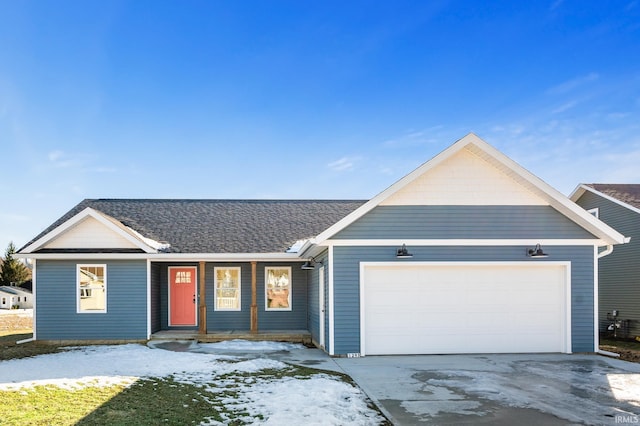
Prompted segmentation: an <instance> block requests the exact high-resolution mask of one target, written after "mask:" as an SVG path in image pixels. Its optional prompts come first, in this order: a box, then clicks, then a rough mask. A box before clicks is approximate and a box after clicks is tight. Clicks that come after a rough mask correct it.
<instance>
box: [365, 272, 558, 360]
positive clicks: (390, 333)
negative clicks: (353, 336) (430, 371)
mask: <svg viewBox="0 0 640 426" xmlns="http://www.w3.org/2000/svg"><path fill="white" fill-rule="evenodd" d="M565 268H566V266H565V265H542V266H541V265H540V264H538V265H522V264H520V265H481V264H470V265H461V264H456V265H446V264H444V265H443V264H439V265H403V266H402V267H398V266H395V265H394V266H389V265H385V266H371V267H369V266H367V267H365V268H364V273H363V281H362V283H363V286H364V287H363V288H364V291H363V303H364V305H363V306H364V308H363V314H364V317H363V338H364V347H363V349H364V352H365V354H419V353H482V352H562V351H564V346H565V344H566V324H565V322H566V309H567V308H566V296H565V295H566V285H567V283H565V281H566V280H565V277H566V269H565Z"/></svg>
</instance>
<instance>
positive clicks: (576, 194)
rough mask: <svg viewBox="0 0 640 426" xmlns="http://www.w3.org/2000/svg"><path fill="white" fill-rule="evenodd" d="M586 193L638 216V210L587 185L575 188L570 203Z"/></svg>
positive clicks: (639, 211)
mask: <svg viewBox="0 0 640 426" xmlns="http://www.w3.org/2000/svg"><path fill="white" fill-rule="evenodd" d="M587 191H589V192H591V193H593V194H595V195H597V196H598V197H602V198H604V199H605V200H607V201H611V202H612V203H615V204H617V205H619V206H622V207H624V208H626V209H629V210H631V211H632V212H634V213H638V214H640V209H639V208H637V207H634V206H632V205H631V204H627V203H625V202H624V201H620V200H618V199H617V198H614V197H612V196H611V195H607V194H605V193H603V192H600V191H598V190H597V189H594V188H592V187H590V186H588V185H584V184H582V185H580V186H579V187H578V188H576V190H575V191H573V193H572V194H571V200H572V201H576V200H578V199H579V198H580V197H582V195H583V194H584V193H585V192H587Z"/></svg>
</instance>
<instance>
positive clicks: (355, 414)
mask: <svg viewBox="0 0 640 426" xmlns="http://www.w3.org/2000/svg"><path fill="white" fill-rule="evenodd" d="M200 346H204V347H205V348H206V353H196V352H175V351H169V350H162V349H154V348H152V347H147V346H142V345H136V344H128V345H105V346H81V347H73V348H68V349H67V350H65V351H64V352H60V353H56V354H49V355H40V356H36V357H31V358H24V359H15V360H9V361H1V362H0V391H3V390H15V389H20V388H25V387H33V386H38V385H54V386H59V387H62V388H66V389H77V388H81V387H84V386H109V385H113V384H131V383H133V382H134V381H135V380H137V379H138V378H142V377H167V376H172V377H173V378H174V380H176V381H178V382H181V383H187V384H194V385H197V386H199V387H201V388H202V389H204V390H205V391H207V392H209V393H211V394H212V395H216V394H218V393H220V392H222V391H223V390H225V389H228V388H225V386H234V387H236V389H237V391H238V394H237V397H236V398H233V399H230V400H228V401H224V402H225V405H226V407H227V409H228V410H230V411H231V412H232V413H236V412H237V413H248V415H249V416H250V417H246V418H245V419H244V420H245V421H247V422H251V423H255V422H256V417H254V416H258V415H260V416H262V418H263V419H264V421H262V423H263V424H303V423H304V424H326V425H334V424H353V425H358V424H359V425H370V424H378V423H380V421H381V420H382V419H381V418H380V417H379V415H378V414H377V413H376V412H375V411H373V410H372V409H370V408H369V407H368V406H367V398H366V396H365V394H364V393H363V392H362V391H361V390H360V389H358V388H356V387H354V386H352V385H351V384H348V383H345V382H343V381H342V380H340V378H339V377H337V376H331V375H329V374H325V373H320V372H319V373H318V374H314V375H312V376H304V377H292V376H285V377H283V378H280V379H276V378H265V376H255V377H253V376H246V374H248V373H255V372H259V371H261V370H265V369H276V370H279V369H288V368H291V366H290V365H288V364H285V363H283V362H281V361H277V360H273V359H269V358H268V357H264V356H261V357H258V358H253V359H246V358H243V357H241V356H240V355H241V351H247V352H254V353H255V352H260V351H262V352H269V351H272V352H273V351H287V350H300V349H301V348H304V347H303V346H302V345H297V344H290V343H277V342H248V341H230V342H224V343H215V344H204V345H200ZM216 348H217V349H222V350H237V351H238V354H237V356H230V355H228V354H216V353H215V349H216ZM266 356H268V354H267V355H266ZM267 377H268V376H267ZM219 397H222V396H221V395H219ZM227 416H228V417H229V418H228V419H227V420H229V421H231V420H234V419H237V417H232V415H229V414H227ZM238 416H241V414H238ZM242 416H246V414H242ZM240 419H242V418H241V417H240ZM203 424H219V423H216V422H214V421H212V420H210V419H205V421H204V423H203Z"/></svg>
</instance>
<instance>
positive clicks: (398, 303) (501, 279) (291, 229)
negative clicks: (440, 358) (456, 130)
mask: <svg viewBox="0 0 640 426" xmlns="http://www.w3.org/2000/svg"><path fill="white" fill-rule="evenodd" d="M624 242H625V237H624V236H623V235H622V234H620V233H619V232H617V231H616V230H614V229H613V228H611V227H610V226H608V225H606V224H605V223H603V222H601V221H600V220H598V219H597V218H596V217H594V216H593V215H591V214H589V213H587V212H586V211H585V210H584V209H582V208H581V207H579V206H578V205H576V204H575V203H573V202H572V201H570V200H569V199H568V198H567V197H566V196H564V195H562V194H561V193H560V192H558V191H557V190H555V189H553V188H552V187H550V186H549V185H547V184H546V183H545V182H543V181H542V180H540V179H539V178H537V177H536V176H534V175H533V174H531V173H530V172H528V171H526V170H525V169H524V168H522V167H521V166H520V165H518V164H517V163H516V162H514V161H513V160H511V159H509V158H508V157H507V156H505V155H504V154H502V153H501V152H499V151H498V150H496V149H495V148H494V147H492V146H491V145H489V144H487V143H486V142H484V141H483V140H481V139H480V138H479V137H477V136H476V135H474V134H469V135H467V136H465V137H464V138H462V139H460V140H459V141H457V142H455V143H454V144H453V145H451V146H450V147H449V148H447V149H445V150H444V151H443V152H441V153H440V154H438V155H437V156H435V157H434V158H432V159H431V160H429V161H427V162H426V163H424V164H423V165H421V166H420V167H418V168H417V169H416V170H414V171H412V172H410V173H409V174H407V175H406V176H404V177H403V178H401V179H400V180H399V181H397V182H395V183H394V184H392V185H391V186H390V187H388V188H387V189H385V190H384V191H382V192H381V193H379V194H378V195H376V196H375V197H373V198H372V199H370V200H345V201H331V200H293V201H286V200H113V199H92V200H84V201H82V202H81V203H80V204H78V205H77V206H75V207H74V208H73V209H71V210H70V211H69V212H68V213H67V214H65V215H64V216H63V217H62V218H60V219H59V220H57V221H56V222H55V223H53V224H52V225H51V226H50V227H48V228H47V229H46V230H44V231H43V232H42V233H41V234H40V235H38V236H36V237H35V238H34V239H33V240H31V241H29V242H28V243H27V244H26V245H25V246H24V247H22V248H21V249H20V250H19V254H18V255H19V256H21V257H26V258H31V259H33V262H34V265H35V266H34V292H35V297H36V308H35V311H36V314H35V339H36V340H83V339H84V340H108V339H116V340H128V339H130V340H139V339H148V338H150V337H151V336H152V334H153V333H156V332H158V331H161V330H172V329H194V330H197V331H198V332H199V333H202V334H204V333H211V332H214V331H229V330H246V331H248V332H254V333H255V332H259V331H268V330H300V329H302V330H307V331H308V333H310V335H311V338H312V340H313V342H315V344H316V345H317V346H318V347H320V348H323V349H324V350H325V351H327V352H328V353H329V354H330V355H334V356H363V355H375V354H440V353H498V352H564V353H571V352H592V351H595V350H597V348H598V333H597V323H598V315H597V312H598V310H597V303H598V302H597V297H596V294H597V287H598V282H597V269H598V261H599V257H600V256H601V254H600V253H599V248H600V247H610V246H612V245H614V244H622V243H624Z"/></svg>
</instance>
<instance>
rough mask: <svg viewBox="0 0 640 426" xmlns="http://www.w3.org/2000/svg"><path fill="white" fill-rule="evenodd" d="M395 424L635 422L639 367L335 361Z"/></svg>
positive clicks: (639, 420) (539, 360) (520, 359)
mask: <svg viewBox="0 0 640 426" xmlns="http://www.w3.org/2000/svg"><path fill="white" fill-rule="evenodd" d="M334 362H335V363H336V364H337V365H338V366H339V367H340V368H341V369H342V370H343V371H344V372H345V373H347V374H348V375H349V376H351V377H352V378H353V379H354V380H355V381H356V383H358V385H359V386H360V387H361V388H362V389H363V390H364V391H365V392H366V393H367V394H368V395H369V397H370V398H371V399H373V400H374V401H375V402H376V404H378V406H379V407H380V408H381V409H382V410H383V411H384V413H385V414H386V415H387V416H388V417H389V419H390V420H391V421H392V422H393V423H394V424H395V425H415V424H438V425H460V424H473V425H478V424H491V425H515V424H522V425H528V424H535V425H537V424H541V425H542V424H544V425H568V424H589V425H616V424H640V364H634V363H629V362H625V361H620V360H616V359H611V358H606V357H603V356H599V355H547V354H540V355H538V354H530V355H429V356H368V357H364V358H335V359H334Z"/></svg>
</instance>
